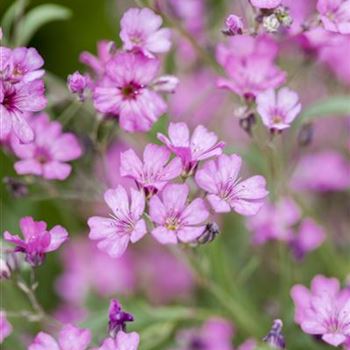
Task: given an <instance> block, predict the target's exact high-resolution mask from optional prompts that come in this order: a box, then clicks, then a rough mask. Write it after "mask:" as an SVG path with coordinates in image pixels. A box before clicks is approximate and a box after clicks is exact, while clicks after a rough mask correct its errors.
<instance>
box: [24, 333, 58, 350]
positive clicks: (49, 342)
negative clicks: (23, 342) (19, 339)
mask: <svg viewBox="0 0 350 350" xmlns="http://www.w3.org/2000/svg"><path fill="white" fill-rule="evenodd" d="M49 349H50V350H61V349H60V348H59V346H58V344H57V342H56V340H55V339H54V338H53V337H51V335H49V334H47V333H44V332H40V333H39V334H38V335H37V336H36V337H35V339H34V342H33V343H32V344H31V345H29V347H28V350H49Z"/></svg>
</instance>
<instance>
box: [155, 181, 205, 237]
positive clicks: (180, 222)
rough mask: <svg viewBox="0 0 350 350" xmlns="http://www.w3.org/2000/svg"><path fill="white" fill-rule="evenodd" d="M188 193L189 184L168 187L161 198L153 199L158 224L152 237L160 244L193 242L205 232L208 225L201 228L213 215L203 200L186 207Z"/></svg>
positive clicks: (198, 199)
mask: <svg viewBox="0 0 350 350" xmlns="http://www.w3.org/2000/svg"><path fill="white" fill-rule="evenodd" d="M188 194H189V188H188V186H187V185H186V184H183V185H180V184H171V185H168V186H166V187H165V188H164V190H163V192H162V193H161V198H160V197H158V196H157V195H156V196H153V197H152V198H151V200H150V203H149V205H150V216H151V219H152V221H153V222H154V223H155V224H156V227H155V228H154V229H153V230H152V235H153V236H154V237H155V238H156V239H157V240H158V241H159V242H160V243H162V244H176V243H178V242H184V243H190V242H193V241H194V240H195V239H196V238H198V237H199V236H200V235H201V234H202V233H203V231H204V229H205V225H201V226H198V225H200V224H202V223H203V221H205V220H206V219H207V218H208V216H209V212H208V211H207V209H206V207H205V204H204V201H203V200H202V199H200V198H196V199H195V200H193V201H192V202H191V203H190V204H189V205H186V201H187V198H188Z"/></svg>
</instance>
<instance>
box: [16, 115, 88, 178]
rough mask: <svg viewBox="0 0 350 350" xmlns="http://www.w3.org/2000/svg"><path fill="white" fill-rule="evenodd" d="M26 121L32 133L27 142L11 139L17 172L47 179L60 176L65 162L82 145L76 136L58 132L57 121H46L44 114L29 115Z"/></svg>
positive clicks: (66, 166) (66, 168) (64, 174)
mask: <svg viewBox="0 0 350 350" xmlns="http://www.w3.org/2000/svg"><path fill="white" fill-rule="evenodd" d="M29 125H30V126H31V127H32V130H33V131H34V134H35V140H34V141H33V142H32V143H30V144H25V145H23V144H21V143H20V142H18V140H16V139H15V138H13V139H12V143H11V146H12V149H13V151H14V153H15V154H16V156H17V157H19V158H20V159H21V160H19V161H17V162H16V163H15V170H16V172H17V174H20V175H26V174H32V175H36V176H42V177H43V178H44V179H47V180H56V179H57V180H64V179H66V178H67V177H68V176H69V174H70V173H71V170H72V167H71V165H70V164H67V162H69V161H71V160H74V159H77V158H79V157H80V156H81V153H82V149H81V147H80V145H79V143H78V140H77V138H76V136H74V135H73V134H71V133H62V127H61V124H60V123H59V122H57V121H50V120H49V117H48V116H47V115H46V114H41V115H39V116H33V117H32V118H30V119H29Z"/></svg>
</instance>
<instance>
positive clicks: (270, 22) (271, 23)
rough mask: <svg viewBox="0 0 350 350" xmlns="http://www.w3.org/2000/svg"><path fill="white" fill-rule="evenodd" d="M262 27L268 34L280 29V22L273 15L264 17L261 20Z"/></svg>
mask: <svg viewBox="0 0 350 350" xmlns="http://www.w3.org/2000/svg"><path fill="white" fill-rule="evenodd" d="M263 27H264V28H265V30H266V31H267V32H269V33H274V32H277V31H278V29H279V27H280V22H279V20H278V18H277V16H276V15H275V14H272V15H270V16H266V17H264V19H263Z"/></svg>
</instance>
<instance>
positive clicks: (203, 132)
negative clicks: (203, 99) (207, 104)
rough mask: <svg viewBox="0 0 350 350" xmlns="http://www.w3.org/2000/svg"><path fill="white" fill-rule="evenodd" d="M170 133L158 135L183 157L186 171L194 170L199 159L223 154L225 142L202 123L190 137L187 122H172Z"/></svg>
mask: <svg viewBox="0 0 350 350" xmlns="http://www.w3.org/2000/svg"><path fill="white" fill-rule="evenodd" d="M168 135H169V137H167V136H165V135H163V134H162V133H158V134H157V137H158V139H159V140H160V141H162V142H163V143H164V144H165V145H166V146H167V147H168V148H169V149H170V150H171V151H172V152H174V153H175V154H176V155H177V156H178V157H180V158H181V160H182V164H183V169H184V171H185V172H186V173H190V172H191V171H192V170H194V168H195V167H196V166H197V164H198V162H199V161H201V160H204V159H208V158H210V157H214V156H218V155H220V154H222V150H223V148H224V146H225V144H224V142H221V141H220V142H217V140H218V138H217V136H216V135H215V134H214V133H213V132H210V131H208V130H207V129H206V128H205V127H204V126H202V125H198V126H197V127H196V128H195V129H194V131H193V134H192V136H191V137H190V131H189V128H188V126H187V125H186V124H185V123H170V125H169V129H168Z"/></svg>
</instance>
